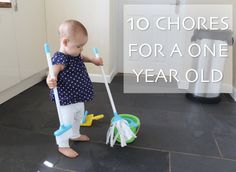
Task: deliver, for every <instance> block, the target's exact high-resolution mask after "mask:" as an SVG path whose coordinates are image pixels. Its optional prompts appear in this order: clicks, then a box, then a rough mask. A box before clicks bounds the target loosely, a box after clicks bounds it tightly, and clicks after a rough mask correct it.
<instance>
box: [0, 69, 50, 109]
mask: <svg viewBox="0 0 236 172" xmlns="http://www.w3.org/2000/svg"><path fill="white" fill-rule="evenodd" d="M46 71H47V70H46V69H45V70H43V71H41V72H39V73H37V74H35V75H33V76H31V77H29V78H27V79H25V80H22V81H20V82H19V83H18V84H16V85H14V86H12V87H10V88H8V89H6V90H4V91H2V92H0V104H2V103H4V102H5V101H7V100H9V99H11V98H12V97H14V96H16V95H18V94H20V93H21V92H23V91H25V90H26V89H28V88H30V87H32V86H34V85H35V84H37V83H39V82H40V81H42V80H43V79H44V78H45V76H46Z"/></svg>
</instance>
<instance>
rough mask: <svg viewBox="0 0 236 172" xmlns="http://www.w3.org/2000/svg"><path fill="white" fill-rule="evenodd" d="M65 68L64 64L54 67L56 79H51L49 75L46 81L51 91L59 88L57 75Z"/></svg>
mask: <svg viewBox="0 0 236 172" xmlns="http://www.w3.org/2000/svg"><path fill="white" fill-rule="evenodd" d="M64 68H65V66H64V65H62V64H56V65H53V72H54V75H55V78H51V77H50V75H49V74H48V76H47V80H46V82H47V85H48V87H49V88H50V89H52V88H55V87H56V86H57V75H58V74H59V72H60V71H62V70H63V69H64Z"/></svg>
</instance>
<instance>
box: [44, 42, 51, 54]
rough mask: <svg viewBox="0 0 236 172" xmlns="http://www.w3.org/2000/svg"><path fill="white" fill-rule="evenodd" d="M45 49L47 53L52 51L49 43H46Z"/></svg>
mask: <svg viewBox="0 0 236 172" xmlns="http://www.w3.org/2000/svg"><path fill="white" fill-rule="evenodd" d="M44 51H45V53H50V48H49V45H48V43H45V44H44Z"/></svg>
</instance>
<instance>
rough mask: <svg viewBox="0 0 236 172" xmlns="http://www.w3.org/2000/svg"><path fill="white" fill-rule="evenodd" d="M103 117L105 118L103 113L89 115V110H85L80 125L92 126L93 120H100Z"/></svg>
mask: <svg viewBox="0 0 236 172" xmlns="http://www.w3.org/2000/svg"><path fill="white" fill-rule="evenodd" d="M102 118H104V115H103V114H100V115H94V114H89V115H88V111H85V112H84V116H83V119H82V122H81V124H80V126H82V127H90V126H92V123H93V120H99V119H102Z"/></svg>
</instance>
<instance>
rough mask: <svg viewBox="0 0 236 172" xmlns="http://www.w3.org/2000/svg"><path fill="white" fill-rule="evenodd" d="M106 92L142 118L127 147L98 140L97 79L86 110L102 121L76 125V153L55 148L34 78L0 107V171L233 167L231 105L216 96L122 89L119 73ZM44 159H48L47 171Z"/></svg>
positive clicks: (43, 96) (102, 97) (220, 171)
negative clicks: (81, 139) (84, 139)
mask: <svg viewBox="0 0 236 172" xmlns="http://www.w3.org/2000/svg"><path fill="white" fill-rule="evenodd" d="M110 86H111V90H112V93H113V96H114V101H115V102H116V106H117V109H118V111H119V113H130V114H134V115H136V116H138V117H139V118H140V120H141V128H140V131H139V133H138V138H137V139H136V140H135V142H133V143H132V144H130V145H128V147H125V148H120V147H119V146H115V147H114V148H110V147H109V146H107V145H105V137H106V131H107V129H108V127H109V121H110V119H111V118H112V110H111V107H110V103H109V100H108V96H107V93H106V90H105V87H104V84H94V89H95V93H96V98H95V100H94V101H93V102H90V103H87V104H86V109H87V110H88V111H89V112H91V113H95V114H100V113H103V114H105V118H104V119H102V120H100V121H95V122H94V123H93V126H92V127H89V128H82V132H83V133H86V134H88V135H89V136H90V137H91V142H89V143H71V144H72V147H73V148H74V149H76V150H78V151H79V152H80V155H81V156H80V157H78V158H76V159H73V160H72V159H68V158H65V157H63V156H62V155H60V154H59V153H58V152H57V147H56V144H55V140H54V137H53V136H52V133H53V131H54V130H55V129H56V128H57V127H58V119H57V115H56V109H55V105H54V104H53V103H51V102H50V101H49V97H48V88H47V87H46V85H45V82H41V83H39V84H37V85H35V86H34V87H32V88H30V89H28V90H26V91H25V92H23V93H21V94H19V95H18V96H16V97H14V98H12V99H11V100H9V101H7V102H5V103H3V104H1V105H0V171H1V172H21V171H22V172H75V171H79V172H104V171H109V172H110V171H113V172H126V171H127V172H143V171H150V172H235V171H236V103H234V102H233V100H232V99H231V98H230V96H228V95H222V101H221V103H220V104H215V105H206V104H199V103H193V102H191V101H189V100H188V99H186V98H185V95H184V94H123V88H122V87H123V83H122V76H117V77H115V79H114V80H113V82H112V84H111V85H110ZM45 160H47V161H49V162H51V163H53V164H54V167H53V168H48V167H47V166H45V165H44V164H43V162H44V161H45Z"/></svg>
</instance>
